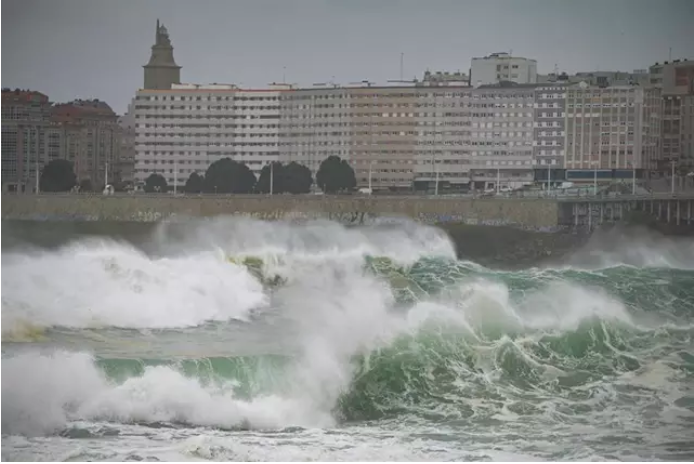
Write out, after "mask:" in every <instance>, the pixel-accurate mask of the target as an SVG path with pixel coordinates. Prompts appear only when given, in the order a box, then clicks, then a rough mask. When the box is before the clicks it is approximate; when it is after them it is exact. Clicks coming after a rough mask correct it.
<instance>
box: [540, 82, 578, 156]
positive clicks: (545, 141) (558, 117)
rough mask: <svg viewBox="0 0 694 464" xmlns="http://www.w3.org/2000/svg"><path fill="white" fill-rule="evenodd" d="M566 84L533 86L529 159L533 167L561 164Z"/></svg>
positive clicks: (564, 126)
mask: <svg viewBox="0 0 694 464" xmlns="http://www.w3.org/2000/svg"><path fill="white" fill-rule="evenodd" d="M570 87H571V86H570V85H569V84H551V83H545V84H538V86H536V87H535V114H534V134H533V159H534V161H535V168H536V169H542V168H544V169H549V170H554V169H562V168H563V167H564V137H565V135H566V134H565V133H566V125H565V121H566V95H567V89H569V88H570Z"/></svg>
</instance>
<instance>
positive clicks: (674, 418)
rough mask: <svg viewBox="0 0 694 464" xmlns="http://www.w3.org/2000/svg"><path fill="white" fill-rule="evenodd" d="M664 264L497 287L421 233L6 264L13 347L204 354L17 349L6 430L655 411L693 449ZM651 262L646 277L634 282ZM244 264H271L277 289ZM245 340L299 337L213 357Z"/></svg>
mask: <svg viewBox="0 0 694 464" xmlns="http://www.w3.org/2000/svg"><path fill="white" fill-rule="evenodd" d="M590 246H591V248H590V250H589V254H590V256H594V254H595V253H596V251H595V250H596V246H595V244H594V243H593V244H591V245H590ZM658 246H664V247H671V245H670V244H668V243H667V242H666V241H663V242H658V243H655V242H649V243H648V246H641V245H639V243H638V242H634V244H633V247H631V248H629V249H628V253H629V254H628V256H627V258H628V259H627V261H629V263H628V264H630V265H625V264H622V263H620V262H619V255H618V253H617V251H618V250H615V249H614V248H612V252H611V254H610V255H609V266H596V265H595V263H594V262H591V265H590V266H579V265H578V264H577V262H574V266H573V267H571V266H567V265H562V266H555V267H552V268H534V269H526V270H523V271H495V270H491V269H487V268H484V267H482V266H479V265H476V264H474V263H471V262H464V261H458V260H456V258H455V249H454V246H453V244H452V243H450V241H449V240H448V239H447V238H446V236H445V235H444V234H443V233H442V232H440V231H439V230H437V229H433V228H426V227H421V226H416V225H414V224H410V223H402V224H400V225H396V226H394V225H388V226H383V227H376V228H369V229H356V228H355V229H346V228H343V227H341V226H339V225H336V224H332V223H325V222H321V223H310V224H304V225H291V224H284V223H264V222H256V221H247V220H231V219H218V220H213V221H200V222H197V223H194V224H191V225H189V226H186V227H184V228H178V229H174V228H171V227H170V226H169V225H162V226H161V227H160V228H159V229H157V231H156V233H155V234H154V236H153V237H152V240H151V242H150V243H148V246H147V247H145V248H146V251H143V248H135V247H133V246H131V245H128V244H125V243H121V242H113V241H107V240H102V241H89V240H88V241H84V240H82V241H78V242H76V243H71V244H69V245H67V246H65V247H62V248H60V249H58V250H53V251H46V250H22V251H16V252H13V253H7V254H6V256H5V257H4V258H5V259H4V262H3V265H4V266H3V271H5V272H3V274H2V286H3V287H2V290H3V291H2V325H3V341H12V340H14V341H22V340H24V339H30V340H36V339H37V337H35V335H36V333H35V332H40V334H41V335H42V336H44V337H45V338H46V339H48V340H49V341H50V340H56V339H60V334H61V333H64V332H65V331H69V333H70V334H71V335H72V336H80V335H79V334H80V333H82V331H83V329H89V330H90V331H92V332H93V331H96V333H98V334H100V336H101V337H104V338H105V339H108V340H113V339H118V340H121V339H127V340H129V343H139V342H141V341H142V339H143V337H145V338H146V337H148V336H150V335H151V333H152V332H151V330H155V331H156V334H157V335H159V336H162V337H163V336H166V337H172V339H174V340H184V339H189V338H196V339H197V340H198V344H197V345H196V346H197V348H196V350H197V351H196V352H195V353H194V354H192V355H190V354H189V355H182V354H180V353H177V354H175V355H173V354H172V355H169V356H164V355H162V354H161V353H159V352H154V351H152V353H151V354H149V355H147V354H143V353H139V354H134V353H135V351H132V350H130V351H128V350H123V351H120V352H118V350H111V351H108V350H106V351H104V350H101V351H99V350H98V349H96V350H94V352H87V351H85V350H84V349H81V350H77V351H75V350H71V349H69V347H65V346H61V347H58V348H56V345H55V344H50V343H48V344H46V345H41V344H38V345H36V346H34V345H32V349H17V350H16V351H11V350H7V351H6V352H4V353H3V362H2V371H3V372H2V373H3V376H4V379H5V380H4V381H3V384H2V398H3V400H2V401H3V413H2V426H3V429H4V430H5V432H4V433H12V434H23V435H37V434H50V433H56V432H60V431H63V430H65V429H66V427H70V426H71V424H72V426H74V425H75V424H78V425H79V424H85V423H93V422H118V423H138V424H169V425H171V426H177V425H186V426H206V427H216V428H224V429H228V428H231V429H234V428H259V429H268V428H269V429H277V428H283V427H295V426H299V427H330V426H334V425H336V424H339V423H351V422H354V421H370V420H381V421H387V420H390V419H393V418H398V420H433V421H440V422H441V423H452V422H456V421H464V422H465V423H486V424H489V423H496V424H498V426H499V427H504V424H509V423H514V424H524V425H523V426H524V427H529V428H532V425H533V423H535V422H537V423H540V422H541V421H544V422H543V423H546V421H547V420H550V419H551V420H553V421H556V423H557V424H560V423H566V422H571V421H572V420H577V421H579V422H580V423H591V421H602V422H605V421H607V423H609V424H616V423H617V422H620V423H623V422H624V421H625V420H626V421H628V420H629V418H630V417H631V416H629V414H632V415H634V416H633V417H636V415H638V414H641V413H642V412H649V414H656V415H659V417H662V420H663V421H667V423H668V424H669V426H670V427H671V429H670V433H671V434H672V435H673V436H677V435H678V434H685V432H686V427H687V424H689V423H690V422H688V421H691V418H692V416H693V415H694V397H693V396H692V393H691V386H692V376H693V373H694V351H693V350H692V347H691V338H692V335H694V330H693V326H692V324H691V322H690V320H691V314H692V310H693V309H694V308H693V307H694V274H693V273H692V271H690V270H687V269H686V268H687V267H688V265H689V264H691V261H689V259H690V257H691V256H694V255H688V254H687V253H692V251H691V248H681V249H680V250H679V252H678V253H672V251H668V253H669V254H668V253H661V254H660V255H659V256H660V257H659V258H658V259H657V260H656V261H653V259H654V258H653V257H654V256H655V255H654V253H656V252H657V247H658ZM687 246H690V245H687ZM639 247H641V251H640V253H641V257H642V259H644V260H647V261H648V263H650V264H651V266H650V267H634V266H633V265H632V264H633V263H634V262H635V260H637V259H638V258H637V257H638V256H639V255H638V253H639V251H638V250H639ZM668 250H670V248H668ZM230 256H232V257H238V256H253V257H255V258H257V259H259V260H262V263H263V269H262V273H263V274H272V275H279V276H281V277H282V281H281V282H282V283H281V284H280V285H276V286H269V285H267V283H266V282H264V281H263V279H262V276H259V275H257V274H256V273H254V272H253V270H252V269H248V268H247V267H246V266H244V265H243V264H242V263H241V262H237V263H233V262H229V260H228V258H229V257H230ZM580 256H581V255H580V253H578V254H576V255H575V256H574V257H573V258H572V259H574V260H576V259H578V258H577V257H580ZM668 256H670V257H671V258H668ZM642 264H643V263H642ZM653 264H655V266H653ZM238 324H242V329H239V326H238ZM28 328H31V330H30V329H28ZM268 328H271V329H272V330H270V329H268ZM132 329H138V330H139V331H133V330H132ZM142 329H146V330H144V331H142ZM239 330H244V331H248V332H253V331H254V330H257V331H258V332H259V333H260V335H259V336H262V334H263V333H265V332H263V331H265V330H269V331H270V332H268V333H273V334H282V335H283V336H284V337H283V336H278V339H277V340H271V341H272V343H269V344H268V345H267V346H272V347H273V348H269V349H268V350H267V351H266V352H263V351H262V350H260V351H258V350H257V349H256V350H255V351H252V352H248V353H238V352H236V350H237V349H236V348H234V349H233V350H231V351H234V352H227V353H223V352H217V351H219V350H218V349H217V348H216V349H215V350H217V351H215V350H213V349H212V348H211V341H210V340H211V337H216V339H218V340H222V343H221V346H223V345H224V340H227V341H228V343H229V344H232V342H233V341H234V338H235V337H238V336H239V335H238V334H239V333H240V332H239ZM268 338H272V337H271V336H268ZM17 345H18V346H19V345H21V344H17ZM235 346H236V345H235ZM264 346H265V345H264ZM3 351H5V350H3ZM221 351H223V349H222V350H221ZM128 353H131V354H128ZM579 418H580V419H579ZM490 421H491V422H490ZM661 426H662V423H661ZM627 428H628V426H627Z"/></svg>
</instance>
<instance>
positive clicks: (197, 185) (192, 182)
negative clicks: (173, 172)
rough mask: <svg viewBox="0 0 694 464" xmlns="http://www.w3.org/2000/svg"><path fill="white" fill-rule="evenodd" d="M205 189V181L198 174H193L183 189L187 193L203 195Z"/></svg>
mask: <svg viewBox="0 0 694 464" xmlns="http://www.w3.org/2000/svg"><path fill="white" fill-rule="evenodd" d="M204 188H205V179H203V178H202V176H201V175H200V174H198V173H197V172H194V173H192V174H191V175H190V176H189V177H188V180H186V185H185V187H183V191H184V192H186V193H201V192H202V191H203V190H204Z"/></svg>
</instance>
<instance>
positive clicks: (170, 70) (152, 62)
mask: <svg viewBox="0 0 694 464" xmlns="http://www.w3.org/2000/svg"><path fill="white" fill-rule="evenodd" d="M144 68H145V82H144V84H145V85H144V88H145V89H160V90H161V89H170V88H171V84H179V83H180V82H181V67H180V66H178V65H177V64H176V61H175V60H174V56H173V45H171V39H170V38H169V31H168V30H167V29H166V27H165V26H164V24H163V23H160V22H159V19H157V30H156V34H155V37H154V45H152V55H151V57H150V58H149V63H147V64H146V65H145V66H144Z"/></svg>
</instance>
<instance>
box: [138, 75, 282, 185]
mask: <svg viewBox="0 0 694 464" xmlns="http://www.w3.org/2000/svg"><path fill="white" fill-rule="evenodd" d="M284 89H285V86H278V87H276V88H268V89H260V90H243V89H239V88H238V87H236V86H234V85H226V84H211V85H194V84H173V85H172V87H171V88H170V89H168V90H149V89H144V90H140V91H138V92H137V95H136V96H135V100H134V104H133V108H134V111H133V114H134V118H135V119H134V124H135V172H134V178H135V182H136V183H143V182H144V181H145V179H146V178H147V177H148V176H149V174H152V173H158V174H162V175H163V176H164V177H165V178H166V180H167V182H168V183H169V184H170V185H172V184H174V183H178V184H183V183H185V181H186V179H187V178H188V176H189V175H190V174H192V173H193V172H197V173H200V174H202V173H204V172H205V170H206V169H207V167H208V166H209V165H210V164H212V163H213V162H215V161H217V160H219V159H222V158H225V157H231V158H233V159H235V160H237V161H241V162H244V163H245V164H247V165H248V166H249V167H250V168H251V170H253V172H254V173H256V175H258V174H259V172H260V170H261V169H262V167H263V166H264V165H265V164H267V163H270V162H272V161H277V160H278V159H279V152H278V143H279V142H278V135H277V134H278V131H279V118H280V93H281V92H283V91H284Z"/></svg>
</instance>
